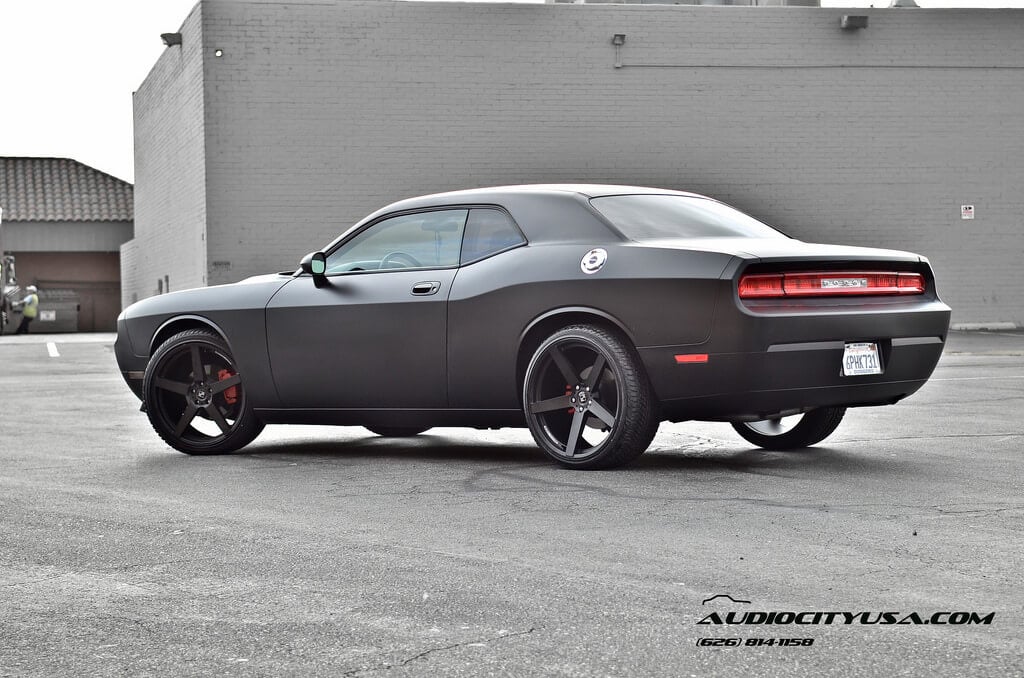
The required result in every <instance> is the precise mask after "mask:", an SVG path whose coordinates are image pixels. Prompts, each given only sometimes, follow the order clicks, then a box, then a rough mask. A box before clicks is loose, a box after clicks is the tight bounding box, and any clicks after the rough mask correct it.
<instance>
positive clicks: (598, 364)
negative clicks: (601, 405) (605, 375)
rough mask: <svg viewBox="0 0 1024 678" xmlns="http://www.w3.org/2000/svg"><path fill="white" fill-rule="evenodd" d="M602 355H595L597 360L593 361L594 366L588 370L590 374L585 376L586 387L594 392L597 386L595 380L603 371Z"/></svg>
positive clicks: (603, 361)
mask: <svg viewBox="0 0 1024 678" xmlns="http://www.w3.org/2000/svg"><path fill="white" fill-rule="evenodd" d="M604 364H605V360H604V355H602V354H601V353H598V354H597V360H595V361H594V366H593V367H591V368H590V374H588V375H587V383H586V387H587V388H589V389H590V390H594V387H595V386H597V380H598V379H599V378H600V377H601V372H603V371H604Z"/></svg>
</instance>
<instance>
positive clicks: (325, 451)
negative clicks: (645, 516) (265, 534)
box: [221, 434, 913, 477]
mask: <svg viewBox="0 0 1024 678" xmlns="http://www.w3.org/2000/svg"><path fill="white" fill-rule="evenodd" d="M231 456H232V457H238V458H250V459H254V460H261V461H272V460H273V461H279V462H288V461H292V462H297V463H330V462H332V461H340V460H345V461H377V460H389V461H391V462H400V463H405V462H412V463H417V464H423V463H444V464H459V465H463V466H466V467H467V468H471V467H474V466H477V465H486V466H495V465H499V466H505V467H507V469H508V470H510V471H512V470H515V469H521V468H525V467H550V468H551V469H552V470H556V471H561V470H563V469H561V468H560V467H559V466H558V465H556V464H554V463H553V462H552V461H551V460H549V459H548V458H547V457H546V456H545V455H544V453H542V452H541V451H540V450H539V449H538V448H537V447H535V446H534V445H533V444H532V442H531V443H525V442H524V443H516V442H507V441H502V442H494V443H480V442H473V443H466V442H465V441H463V440H456V441H453V440H451V439H450V438H448V437H446V436H443V435H431V434H421V435H419V436H416V437H414V438H382V437H379V436H373V435H370V436H366V437H360V438H349V439H344V440H308V439H307V440H302V439H299V440H285V441H280V440H274V441H263V442H260V441H259V440H257V441H255V442H254V443H251V444H250V445H249V446H247V447H246V448H244V449H243V450H241V451H239V452H236V453H234V454H233V455H231ZM221 458H223V457H221ZM723 471H725V472H731V473H742V474H751V475H766V476H780V477H783V476H794V477H795V476H801V475H806V474H807V473H809V472H810V473H813V474H831V475H876V474H887V475H891V474H901V473H909V472H912V471H913V462H912V461H910V460H907V459H901V458H894V457H888V456H887V457H880V456H878V455H872V454H864V453H862V452H853V451H850V450H846V449H841V448H838V447H811V448H804V449H799V450H791V451H771V450H762V449H759V448H749V447H743V446H742V445H738V446H736V447H714V448H711V449H708V448H706V447H699V446H697V445H695V446H694V447H685V446H684V447H680V448H673V447H671V446H656V447H654V448H652V449H651V450H650V451H649V452H647V453H645V454H644V455H642V456H641V457H640V458H639V459H637V460H636V461H634V462H633V463H631V464H629V465H627V466H625V467H622V468H616V469H610V470H608V471H604V472H610V473H643V474H647V473H652V472H656V473H674V472H678V473H684V474H707V473H721V472H723ZM595 473H602V471H597V472H595Z"/></svg>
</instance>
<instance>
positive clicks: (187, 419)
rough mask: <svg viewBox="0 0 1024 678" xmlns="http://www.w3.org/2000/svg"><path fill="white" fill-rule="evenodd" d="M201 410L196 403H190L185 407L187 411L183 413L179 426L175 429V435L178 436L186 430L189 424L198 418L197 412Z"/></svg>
mask: <svg viewBox="0 0 1024 678" xmlns="http://www.w3.org/2000/svg"><path fill="white" fill-rule="evenodd" d="M198 411H199V408H197V407H196V406H195V405H189V406H188V407H186V408H185V412H184V413H182V415H181V420H180V421H178V426H177V427H176V428H175V429H174V435H175V436H176V437H178V438H180V437H181V435H182V434H183V433H184V432H185V429H187V428H188V425H189V424H191V423H192V420H193V419H195V418H196V412H198Z"/></svg>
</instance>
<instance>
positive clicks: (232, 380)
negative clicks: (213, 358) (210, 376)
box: [210, 374, 242, 395]
mask: <svg viewBox="0 0 1024 678" xmlns="http://www.w3.org/2000/svg"><path fill="white" fill-rule="evenodd" d="M240 383H242V378H241V377H240V376H238V375H237V374H232V375H231V376H230V377H228V378H226V379H221V380H220V381H218V382H217V383H215V384H213V385H212V386H211V387H210V392H211V393H213V395H217V394H218V393H221V392H222V391H226V390H228V389H229V388H231V387H232V386H234V385H236V384H240Z"/></svg>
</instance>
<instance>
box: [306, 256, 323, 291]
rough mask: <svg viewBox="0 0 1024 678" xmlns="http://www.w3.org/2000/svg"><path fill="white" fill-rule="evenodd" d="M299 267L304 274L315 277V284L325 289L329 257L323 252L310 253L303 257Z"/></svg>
mask: <svg viewBox="0 0 1024 678" xmlns="http://www.w3.org/2000/svg"><path fill="white" fill-rule="evenodd" d="M299 267H300V268H301V269H302V272H303V273H309V274H310V275H312V276H313V284H314V285H316V286H317V287H323V286H324V285H325V284H326V283H327V275H326V273H327V255H325V254H324V253H323V252H310V253H309V254H307V255H306V256H304V257H302V261H300V262H299Z"/></svg>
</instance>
